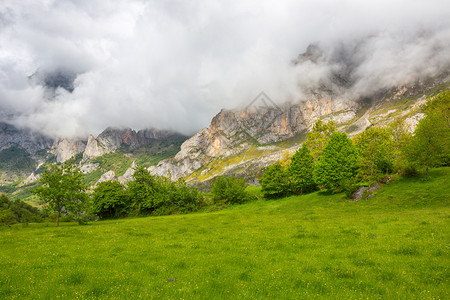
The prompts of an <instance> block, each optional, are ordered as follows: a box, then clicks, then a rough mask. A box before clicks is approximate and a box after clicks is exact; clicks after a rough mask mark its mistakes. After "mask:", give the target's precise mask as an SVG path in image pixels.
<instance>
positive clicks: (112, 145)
mask: <svg viewBox="0 0 450 300" xmlns="http://www.w3.org/2000/svg"><path fill="white" fill-rule="evenodd" d="M172 136H179V137H183V136H181V135H180V134H178V133H175V132H173V131H169V130H157V129H143V130H140V131H137V132H136V131H135V130H133V129H131V128H126V129H115V128H112V127H109V128H107V129H105V130H104V131H103V132H102V133H100V134H99V135H98V136H97V138H95V137H94V136H92V135H90V136H89V139H88V142H87V145H86V149H85V151H84V153H83V162H85V161H87V160H89V159H93V158H95V157H98V156H101V155H104V154H106V153H109V152H113V151H116V150H118V149H125V150H129V151H132V150H135V149H137V148H139V147H142V146H145V145H148V144H149V143H151V142H153V141H156V140H163V139H166V138H169V137H172Z"/></svg>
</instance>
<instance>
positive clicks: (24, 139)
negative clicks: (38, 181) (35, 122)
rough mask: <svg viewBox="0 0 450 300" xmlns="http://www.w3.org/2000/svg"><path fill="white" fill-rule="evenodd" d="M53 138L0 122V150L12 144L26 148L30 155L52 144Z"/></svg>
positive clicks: (35, 155) (36, 153)
mask: <svg viewBox="0 0 450 300" xmlns="http://www.w3.org/2000/svg"><path fill="white" fill-rule="evenodd" d="M52 144H53V140H52V139H51V138H49V137H46V136H44V135H42V134H39V133H37V132H34V131H32V130H30V129H19V128H16V127H14V126H12V125H9V124H6V123H1V122H0V151H1V150H4V149H8V148H11V147H13V146H15V147H20V148H22V149H24V150H26V151H27V152H28V153H29V154H30V155H31V156H33V157H37V156H40V153H39V152H40V151H42V150H44V149H48V148H50V147H51V146H52Z"/></svg>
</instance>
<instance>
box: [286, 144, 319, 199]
mask: <svg viewBox="0 0 450 300" xmlns="http://www.w3.org/2000/svg"><path fill="white" fill-rule="evenodd" d="M313 171H314V159H313V157H312V156H311V154H310V152H309V149H308V147H306V146H305V145H303V146H302V147H301V148H300V149H298V150H297V152H296V153H295V154H294V156H293V157H292V160H291V164H290V165H289V167H288V174H289V179H290V187H291V189H292V191H293V192H294V193H296V194H297V195H299V194H303V193H304V192H311V191H313V190H314V189H315V187H316V184H315V182H314V178H313Z"/></svg>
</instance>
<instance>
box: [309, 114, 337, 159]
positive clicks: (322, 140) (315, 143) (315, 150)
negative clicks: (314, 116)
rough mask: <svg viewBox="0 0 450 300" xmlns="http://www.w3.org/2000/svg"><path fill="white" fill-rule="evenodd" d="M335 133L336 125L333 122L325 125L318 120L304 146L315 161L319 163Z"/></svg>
mask: <svg viewBox="0 0 450 300" xmlns="http://www.w3.org/2000/svg"><path fill="white" fill-rule="evenodd" d="M334 132H336V125H335V123H334V122H333V121H329V122H328V123H324V122H323V121H321V120H318V121H317V122H316V123H315V124H314V126H313V128H312V130H311V131H310V132H308V134H307V135H306V142H305V143H304V145H305V146H306V147H308V149H309V151H310V153H311V155H312V157H313V158H314V161H317V160H318V159H319V157H320V155H322V151H323V149H324V148H325V146H326V145H327V144H328V141H329V140H330V137H331V135H332V134H333V133H334Z"/></svg>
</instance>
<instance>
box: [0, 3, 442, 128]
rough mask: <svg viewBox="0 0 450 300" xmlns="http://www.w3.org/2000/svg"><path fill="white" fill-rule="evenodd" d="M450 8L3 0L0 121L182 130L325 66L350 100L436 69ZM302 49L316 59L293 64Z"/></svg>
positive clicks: (289, 87)
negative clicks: (312, 49) (313, 51)
mask: <svg viewBox="0 0 450 300" xmlns="http://www.w3.org/2000/svg"><path fill="white" fill-rule="evenodd" d="M449 12H450V4H448V1H445V0H430V1H419V0H414V1H411V0H408V1H407V0H400V1H391V0H389V1H387V0H381V1H376V2H373V1H370V2H368V1H357V0H354V1H331V0H321V1H320V0H319V1H317V0H315V1H313V0H311V1H296V0H280V1H269V0H262V1H261V0H260V1H256V0H251V1H245V0H244V1H242V0H231V1H219V0H211V1H200V0H193V1H179V0H169V1H159V0H148V1H144V0H142V1H140V0H116V1H104V0H76V1H75V0H38V1H36V0H23V1H14V0H3V1H2V2H1V3H0V121H3V122H9V123H12V124H14V125H16V126H22V127H30V128H33V129H35V130H39V131H41V132H44V133H46V134H48V135H51V136H86V135H87V134H88V133H94V134H96V133H99V132H100V131H101V130H103V129H105V128H106V127H108V126H116V127H121V126H125V127H132V128H135V129H142V128H148V127H154V128H166V129H172V130H177V131H180V132H183V133H186V134H189V133H193V132H195V131H196V130H198V129H200V128H202V127H205V126H207V125H208V123H209V121H210V119H211V117H212V116H213V115H214V114H215V113H217V112H218V111H219V110H220V108H223V107H225V108H233V107H236V106H239V105H242V104H245V103H247V102H249V101H251V100H252V99H253V98H254V97H255V96H256V95H257V94H258V93H259V92H260V91H261V90H264V91H265V92H266V93H267V94H268V95H270V96H271V98H273V99H274V100H277V101H280V102H282V101H287V100H291V101H292V100H294V101H296V100H302V98H304V97H307V92H308V90H309V89H314V88H316V87H318V86H319V85H320V84H322V83H323V82H326V80H328V78H330V75H331V74H340V75H342V76H343V77H345V78H346V79H348V80H349V82H350V83H349V86H348V89H347V90H346V92H345V93H346V94H345V95H343V96H345V97H352V98H355V99H356V98H358V97H359V96H361V95H364V94H370V93H371V92H375V91H376V90H377V89H380V88H389V87H392V86H395V85H399V84H405V83H407V82H410V81H411V80H417V79H420V78H423V77H426V76H433V75H436V74H439V73H440V72H443V71H447V70H448V68H449V66H450V51H449V50H448V49H450V20H449V18H448V13H449ZM311 43H317V45H319V49H320V55H319V57H318V58H317V60H316V61H311V60H307V61H303V62H297V64H295V63H293V61H294V60H295V59H296V58H297V56H298V54H299V53H301V52H304V51H305V49H306V48H307V47H308V45H310V44H311ZM49 74H50V75H52V74H53V75H52V76H53V77H52V78H53V79H52V81H51V83H49V80H47V81H45V78H47V79H48V78H49V77H48V75H49ZM54 74H62V79H61V78H60V77H58V76H55V75H54ZM64 74H70V76H69V77H68V78H72V79H73V78H75V79H74V80H73V82H69V83H66V85H64V84H61V83H60V80H63V81H64V80H65V77H64ZM46 76H47V77H46ZM42 78H44V79H42ZM72 79H71V80H72ZM52 84H53V86H52ZM64 86H70V87H71V88H70V89H69V90H72V87H73V91H71V92H70V91H68V90H67V88H62V87H64Z"/></svg>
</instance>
